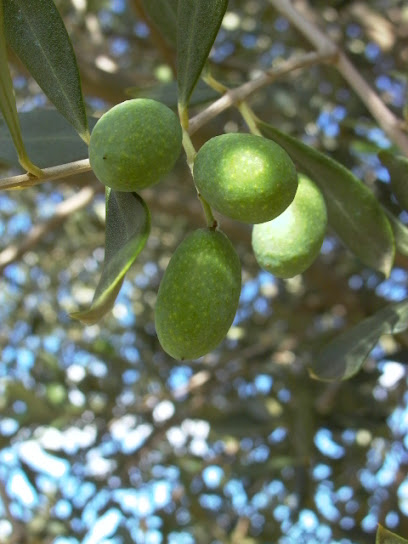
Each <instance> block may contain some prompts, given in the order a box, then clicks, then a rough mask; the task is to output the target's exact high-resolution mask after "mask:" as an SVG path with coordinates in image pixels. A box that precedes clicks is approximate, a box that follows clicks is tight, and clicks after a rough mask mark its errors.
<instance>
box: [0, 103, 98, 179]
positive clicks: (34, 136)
mask: <svg viewBox="0 0 408 544" xmlns="http://www.w3.org/2000/svg"><path fill="white" fill-rule="evenodd" d="M19 120H20V125H21V130H22V133H23V135H24V142H25V146H26V149H27V152H28V154H29V156H30V157H32V159H33V160H34V161H35V163H36V164H38V165H39V166H41V167H42V168H45V167H48V166H56V165H58V164H64V163H67V162H72V161H77V160H81V159H86V158H87V157H88V146H87V145H86V144H85V143H84V142H83V141H82V140H81V139H80V138H78V134H77V133H76V131H75V130H74V128H73V127H72V125H70V124H69V123H68V122H67V121H66V119H65V118H64V117H63V116H62V115H61V114H60V113H59V112H58V111H57V110H55V109H49V110H48V109H47V110H44V109H39V110H33V111H28V112H23V113H20V114H19ZM96 121H97V120H96V119H94V118H91V119H90V120H89V123H90V126H91V127H92V126H93V125H94V124H95V123H96ZM0 160H1V161H2V162H4V163H6V164H9V165H12V166H18V165H19V162H18V157H17V154H16V151H15V149H14V145H13V140H12V138H11V136H10V133H9V131H8V130H7V127H6V125H5V123H4V122H3V121H2V120H1V119H0Z"/></svg>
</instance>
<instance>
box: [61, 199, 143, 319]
mask: <svg viewBox="0 0 408 544" xmlns="http://www.w3.org/2000/svg"><path fill="white" fill-rule="evenodd" d="M106 198H107V204H106V240H105V260H104V265H103V270H102V275H101V278H100V280H99V283H98V286H97V288H96V291H95V295H94V298H93V301H92V304H91V306H90V308H88V309H87V310H84V311H81V312H74V313H72V314H71V317H73V318H74V319H79V321H82V322H83V323H86V324H87V325H90V324H93V323H96V322H98V321H99V320H100V319H101V318H102V317H103V316H104V315H106V314H107V313H108V312H109V311H110V310H111V309H112V307H113V305H114V303H115V299H116V297H117V295H118V293H119V291H120V288H121V286H122V282H123V280H124V277H125V274H126V272H127V271H128V270H129V268H130V267H131V265H132V264H133V263H134V261H135V259H136V257H137V256H138V255H139V253H140V252H141V251H142V249H143V248H144V246H145V244H146V241H147V238H148V236H149V233H150V213H149V209H148V207H147V206H146V204H145V202H144V201H143V199H142V198H141V197H140V196H139V195H138V194H136V193H122V192H119V191H110V190H108V191H107V196H106Z"/></svg>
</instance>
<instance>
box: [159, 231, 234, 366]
mask: <svg viewBox="0 0 408 544" xmlns="http://www.w3.org/2000/svg"><path fill="white" fill-rule="evenodd" d="M240 291H241V265H240V262H239V258H238V255H237V253H236V251H235V249H234V248H233V246H232V244H231V242H230V241H229V239H228V238H227V237H226V236H225V234H224V233H223V232H221V231H219V230H218V231H214V230H211V229H198V230H196V231H194V232H193V233H191V234H190V235H189V236H187V238H185V239H184V241H183V242H182V243H181V244H180V245H179V246H178V248H177V249H176V251H175V253H174V254H173V256H172V257H171V259H170V262H169V264H168V266H167V269H166V271H165V274H164V276H163V279H162V281H161V283H160V287H159V292H158V295H157V301H156V307H155V323H156V331H157V335H158V338H159V341H160V344H161V346H162V348H163V349H164V351H166V352H167V353H168V354H169V355H171V356H172V357H174V359H179V360H183V359H197V358H198V357H201V356H202V355H205V354H206V353H208V352H209V351H211V350H212V349H214V348H215V347H216V346H217V345H218V344H219V343H220V342H221V340H222V339H223V338H224V336H225V335H226V334H227V332H228V330H229V328H230V326H231V324H232V322H233V320H234V316H235V313H236V311H237V307H238V302H239V295H240Z"/></svg>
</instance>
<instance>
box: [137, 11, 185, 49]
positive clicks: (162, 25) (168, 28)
mask: <svg viewBox="0 0 408 544" xmlns="http://www.w3.org/2000/svg"><path fill="white" fill-rule="evenodd" d="M177 4H178V0H143V7H144V9H145V10H146V12H147V14H148V16H149V17H150V19H151V20H152V21H153V23H154V24H155V25H156V26H157V28H158V29H159V30H160V32H161V33H162V34H163V36H164V37H165V38H166V39H167V40H168V42H169V43H170V44H171V45H173V46H174V47H176V43H177Z"/></svg>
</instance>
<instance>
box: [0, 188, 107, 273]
mask: <svg viewBox="0 0 408 544" xmlns="http://www.w3.org/2000/svg"><path fill="white" fill-rule="evenodd" d="M102 188H103V186H102V184H98V185H93V186H91V187H84V188H83V189H81V190H80V191H79V193H76V194H75V195H74V196H71V197H70V198H68V199H67V200H64V201H63V202H61V204H58V206H56V208H55V213H54V215H53V216H52V217H51V219H49V220H48V221H44V222H43V223H41V224H39V225H36V226H34V227H33V228H32V230H31V231H30V232H29V234H28V235H27V236H26V237H25V239H24V241H22V242H21V243H19V245H12V246H9V247H7V248H6V249H4V250H3V251H2V252H0V273H1V272H2V271H3V270H4V268H5V267H6V266H7V265H9V264H11V263H13V262H15V261H16V260H17V259H19V258H20V257H21V256H22V255H24V253H26V252H27V251H29V250H30V249H32V248H33V247H34V246H35V245H36V244H37V242H38V241H39V240H40V239H41V238H42V237H43V236H45V235H46V234H47V233H49V232H52V231H53V230H55V229H56V228H57V227H58V226H59V225H60V224H61V223H63V222H64V220H65V219H66V218H67V217H68V216H70V215H71V214H72V213H74V212H76V211H78V210H80V209H81V208H84V207H85V206H87V205H88V204H89V203H90V202H91V201H92V199H93V197H94V196H95V194H96V193H97V192H99V191H101V189H102Z"/></svg>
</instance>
